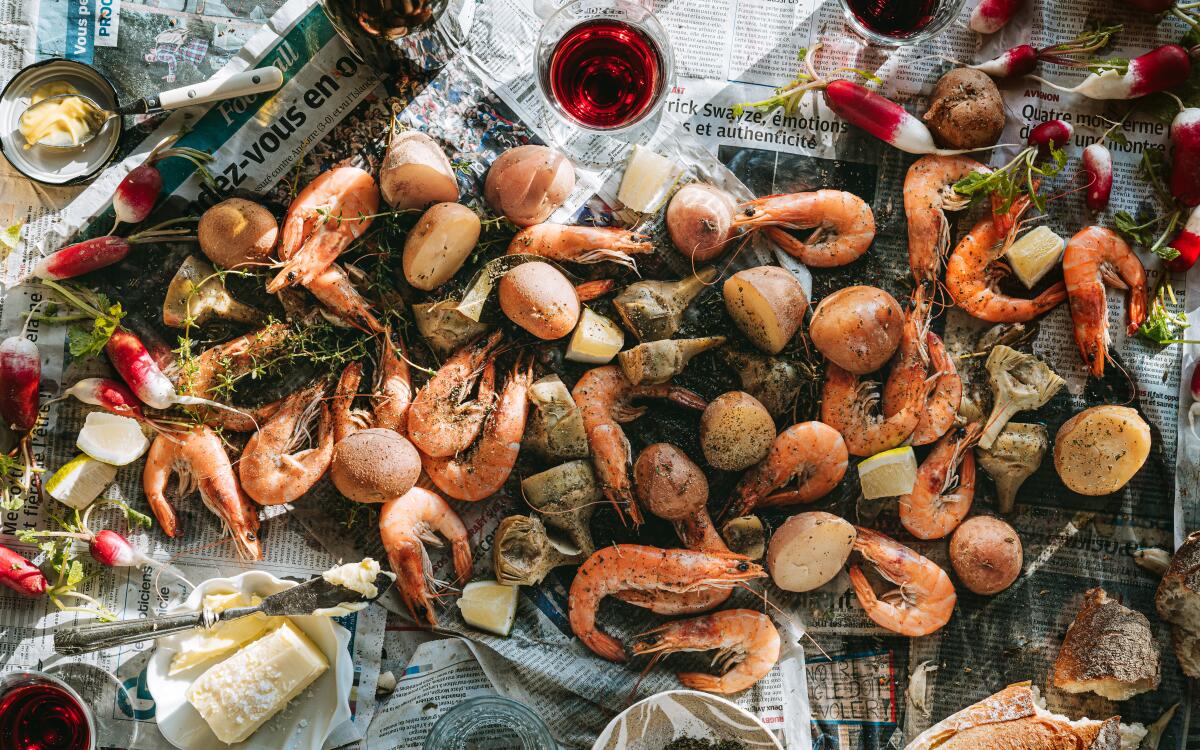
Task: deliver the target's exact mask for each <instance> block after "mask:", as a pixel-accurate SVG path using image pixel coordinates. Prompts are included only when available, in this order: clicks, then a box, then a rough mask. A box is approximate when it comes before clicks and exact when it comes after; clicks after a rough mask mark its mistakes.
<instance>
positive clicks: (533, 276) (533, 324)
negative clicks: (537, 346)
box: [499, 261, 579, 341]
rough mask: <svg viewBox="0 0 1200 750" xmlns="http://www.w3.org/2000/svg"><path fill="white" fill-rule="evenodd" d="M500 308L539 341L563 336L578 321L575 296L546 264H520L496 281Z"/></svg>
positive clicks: (560, 276) (568, 285) (572, 328)
mask: <svg viewBox="0 0 1200 750" xmlns="http://www.w3.org/2000/svg"><path fill="white" fill-rule="evenodd" d="M499 286H500V309H501V310H503V311H504V314H505V315H507V316H508V318H509V320H511V321H512V322H514V323H516V324H517V325H519V326H521V327H522V328H524V329H525V330H526V331H529V332H530V333H532V334H533V335H534V336H537V337H538V338H539V339H544V340H547V341H548V340H550V339H558V338H562V337H563V336H566V335H567V334H568V333H570V332H571V331H573V330H574V329H575V323H576V322H578V320H579V295H578V294H576V292H575V287H573V286H571V282H570V281H568V280H567V277H566V276H563V275H562V272H560V271H559V270H558V269H557V268H555V267H554V266H552V265H550V264H549V263H542V262H541V261H534V262H530V263H522V264H521V265H519V266H517V267H516V268H513V269H512V270H510V271H509V272H508V273H506V274H504V277H503V278H501V279H500V285H499Z"/></svg>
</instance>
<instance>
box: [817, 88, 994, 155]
mask: <svg viewBox="0 0 1200 750" xmlns="http://www.w3.org/2000/svg"><path fill="white" fill-rule="evenodd" d="M825 103H826V104H828V105H829V108H830V109H832V110H833V111H834V112H836V113H837V114H838V115H839V116H840V117H841V118H842V119H844V120H846V121H847V122H849V123H850V124H852V125H857V126H858V127H860V128H862V129H863V130H865V131H867V132H868V133H870V134H871V135H873V136H875V137H876V138H878V139H879V140H881V141H883V142H884V143H889V144H891V145H892V146H895V147H896V148H898V149H900V150H901V151H905V152H907V153H910V154H942V155H951V154H962V153H966V151H953V150H948V149H940V148H938V147H937V144H936V143H934V142H933V134H932V133H930V132H929V128H927V127H925V123H923V122H921V121H920V120H919V119H917V118H916V117H914V116H913V115H911V114H909V112H908V110H906V109H904V107H901V106H900V105H899V104H897V103H895V102H894V101H892V100H891V99H888V98H886V97H883V96H880V95H879V94H876V93H875V92H874V91H871V90H870V89H868V88H867V87H865V86H862V85H861V84H857V83H854V82H853V81H847V80H844V79H838V80H834V81H830V82H829V83H828V84H827V85H826V86H825ZM972 150H978V149H972Z"/></svg>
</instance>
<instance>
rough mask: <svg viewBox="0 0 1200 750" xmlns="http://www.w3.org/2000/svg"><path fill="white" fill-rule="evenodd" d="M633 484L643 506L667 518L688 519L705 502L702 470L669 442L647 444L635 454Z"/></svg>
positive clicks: (706, 500) (704, 483) (701, 508)
mask: <svg viewBox="0 0 1200 750" xmlns="http://www.w3.org/2000/svg"><path fill="white" fill-rule="evenodd" d="M633 486H634V490H635V491H636V492H637V497H638V501H639V502H640V503H641V505H642V507H643V508H645V509H646V510H648V511H650V512H651V513H653V514H654V515H656V516H658V517H659V518H663V519H666V520H668V521H682V520H684V519H687V518H691V517H692V516H695V515H696V514H697V513H699V512H703V511H704V510H705V503H707V502H708V479H707V478H706V477H705V476H704V472H703V471H701V470H700V467H699V466H697V465H696V464H695V463H693V462H692V460H691V459H690V458H688V457H687V454H686V453H684V452H683V451H682V450H680V449H679V448H677V447H676V446H674V445H671V444H670V443H654V444H652V445H648V446H646V448H645V449H644V450H643V451H642V452H641V453H640V454H638V457H637V460H636V461H634V462H633Z"/></svg>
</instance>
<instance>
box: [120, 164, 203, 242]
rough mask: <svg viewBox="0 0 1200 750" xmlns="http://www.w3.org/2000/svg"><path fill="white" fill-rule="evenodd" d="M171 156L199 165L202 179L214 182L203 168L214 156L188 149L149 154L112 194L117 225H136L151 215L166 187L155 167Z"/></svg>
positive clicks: (130, 171)
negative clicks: (205, 178)
mask: <svg viewBox="0 0 1200 750" xmlns="http://www.w3.org/2000/svg"><path fill="white" fill-rule="evenodd" d="M171 156H178V157H181V158H184V159H187V160H188V161H190V162H192V163H193V164H195V165H196V167H197V168H198V169H199V170H200V171H201V174H202V176H208V179H212V177H211V175H208V171H207V170H206V169H205V168H204V163H205V162H208V161H212V158H213V157H212V155H211V154H206V153H205V152H203V151H200V150H198V149H194V148H187V147H179V148H168V149H166V150H164V151H158V150H157V149H156V150H154V151H152V152H150V157H149V158H148V159H146V162H145V163H144V164H141V165H139V166H137V167H134V168H133V169H131V170H129V174H127V175H125V178H124V179H122V180H121V183H120V184H119V185H117V190H116V192H115V193H113V213H114V214H116V217H117V224H121V223H122V222H124V223H126V224H137V223H139V222H142V221H145V220H146V217H147V216H149V215H150V211H151V210H152V209H153V208H154V204H155V203H157V202H158V196H159V194H160V193H161V192H162V185H163V179H162V174H161V173H160V172H159V171H158V167H156V166H154V165H155V163H156V162H159V161H161V160H163V159H166V158H168V157H171ZM113 229H116V225H113Z"/></svg>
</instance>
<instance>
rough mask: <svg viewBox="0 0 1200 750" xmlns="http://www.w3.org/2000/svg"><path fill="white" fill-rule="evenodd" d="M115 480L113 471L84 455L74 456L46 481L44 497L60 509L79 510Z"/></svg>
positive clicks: (112, 467)
mask: <svg viewBox="0 0 1200 750" xmlns="http://www.w3.org/2000/svg"><path fill="white" fill-rule="evenodd" d="M116 478H117V467H115V466H113V465H112V464H106V463H104V462H103V461H97V460H96V459H94V458H92V457H91V456H88V455H78V456H76V457H75V458H72V459H71V460H70V461H68V462H66V463H65V464H63V465H62V466H61V467H60V468H59V470H58V471H56V472H54V476H52V477H50V479H48V480H47V481H46V494H47V495H49V496H50V497H52V498H54V499H55V500H57V501H59V502H60V503H62V504H63V505H69V506H71V507H72V508H77V509H79V510H82V509H84V508H86V507H87V506H89V505H91V504H92V501H93V500H95V499H96V498H97V497H99V496H100V493H101V492H104V490H105V488H106V487H108V485H110V484H112V483H113V480H114V479H116Z"/></svg>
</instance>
